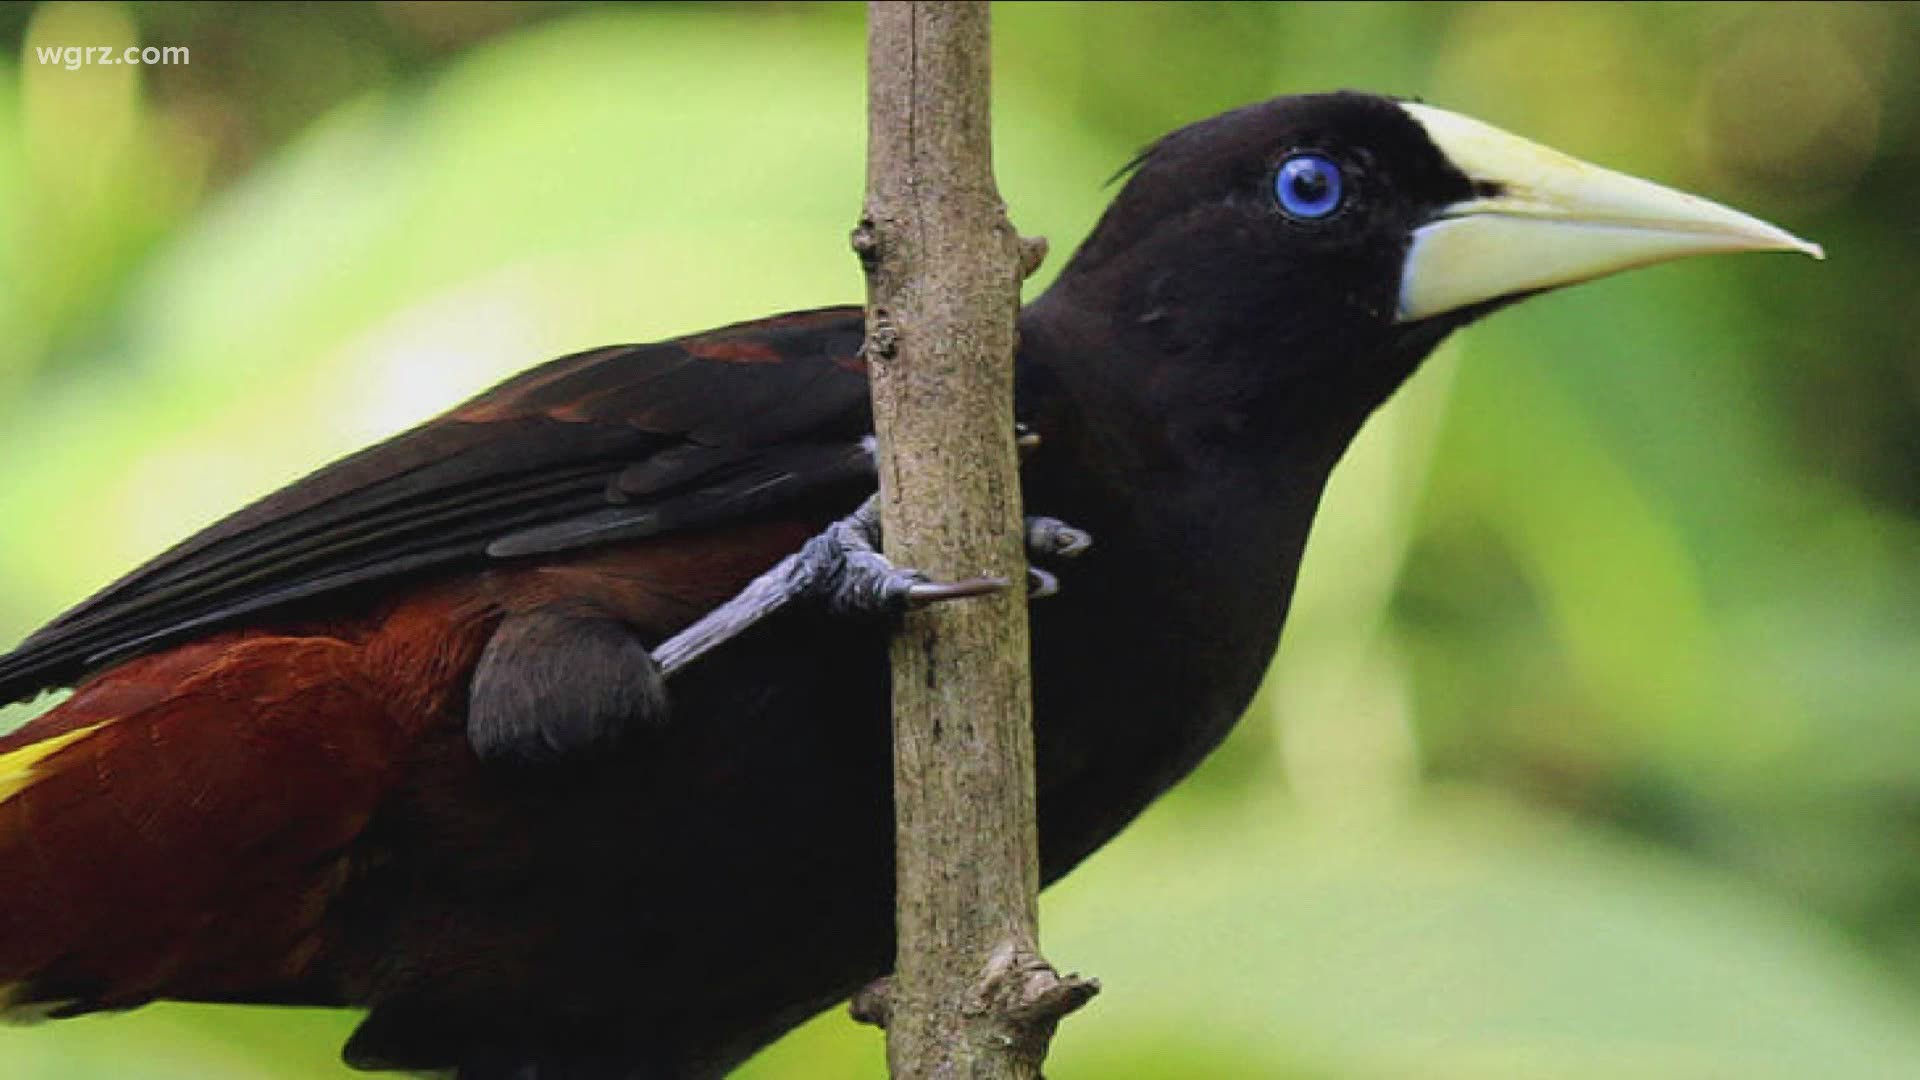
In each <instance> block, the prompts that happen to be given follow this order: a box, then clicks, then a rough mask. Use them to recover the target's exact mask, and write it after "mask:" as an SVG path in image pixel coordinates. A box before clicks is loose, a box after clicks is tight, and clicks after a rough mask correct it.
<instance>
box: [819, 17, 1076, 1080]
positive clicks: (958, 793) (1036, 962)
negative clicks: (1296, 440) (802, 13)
mask: <svg viewBox="0 0 1920 1080" xmlns="http://www.w3.org/2000/svg"><path fill="white" fill-rule="evenodd" d="M868 19H869V41H868V78H869V84H868V94H869V117H868V119H869V131H868V145H867V199H866V205H865V210H864V213H863V216H862V220H861V222H860V226H859V228H857V229H856V230H855V231H854V248H855V250H856V252H858V253H859V255H860V258H861V263H862V265H863V267H864V268H865V270H866V274H867V287H868V300H867V344H866V356H867V362H868V365H869V370H870V371H871V373H872V379H873V405H874V423H875V430H876V431H877V433H878V435H879V443H880V447H879V468H880V495H881V509H882V527H883V531H884V536H885V551H886V554H887V556H888V557H889V558H891V559H892V560H893V561H894V562H895V563H896V564H897V565H900V566H910V567H914V568H916V569H919V570H922V571H924V572H926V573H927V574H929V575H930V576H932V577H933V578H934V579H935V580H957V579H962V578H974V577H982V576H986V577H998V578H1003V579H1005V580H1007V581H1008V582H1012V583H1016V585H1015V587H1012V588H1008V589H1003V590H1001V591H999V592H997V593H994V594H991V595H989V596H987V597H983V598H978V599H972V600H964V601H957V602H949V603H943V604H936V605H933V606H932V607H929V608H927V609H924V610H921V611H916V612H914V613H912V614H910V615H908V616H907V618H906V620H905V623H904V625H903V626H902V627H901V628H900V630H899V632H898V634H897V635H896V637H895V638H894V642H893V650H892V660H893V715H894V802H895V828H896V860H897V875H896V905H895V917H896V925H897V934H898V948H897V954H896V958H895V972H894V976H893V978H892V980H891V982H890V984H889V985H883V986H877V987H875V988H872V989H871V990H870V992H869V993H866V994H863V995H862V997H861V999H860V1000H858V1001H856V1003H855V1014H856V1015H857V1016H861V1017H862V1018H863V1019H871V1020H874V1021H876V1022H880V1023H883V1024H884V1025H885V1026H886V1027H887V1058H888V1063H889V1067H890V1069H891V1071H892V1075H893V1076H894V1077H896V1078H907V1077H912V1078H932V1077H940V1078H949V1077H951V1078H960V1077H968V1078H982V1080H987V1078H992V1080H1001V1078H1005V1080H1015V1078H1021V1080H1031V1078H1037V1077H1038V1076H1039V1069H1040V1062H1041V1060H1042V1059H1043V1058H1044V1057H1045V1054H1046V1049H1047V1045H1048V1041H1049V1040H1050V1038H1051V1036H1052V1032H1053V1028H1054V1026H1055V1024H1056V1023H1057V1021H1058V1019H1059V1017H1060V1016H1062V1015H1064V1014H1065V1013H1066V1012H1067V1011H1070V1010H1071V1009H1072V1008H1073V1007H1075V1006H1077V1005H1079V1004H1080V1003H1082V1002H1084V1001H1085V1000H1086V997H1088V996H1090V994H1091V993H1092V989H1093V984H1091V983H1085V982H1080V981H1078V980H1070V979H1061V978H1060V977H1058V976H1057V975H1056V974H1055V973H1054V972H1053V969H1052V968H1050V967H1048V966H1047V965H1046V963H1045V961H1043V960H1041V959H1040V956H1039V951H1038V939H1037V934H1038V930H1037V921H1038V920H1037V896H1038V892H1039V855H1038V844H1037V841H1036V837H1035V829H1034V782H1033V732H1032V726H1031V715H1032V704H1031V698H1030V693H1029V676H1028V670H1027V660H1028V647H1027V598H1026V589H1025V586H1024V584H1023V583H1024V581H1025V578H1026V571H1025V566H1026V561H1025V551H1024V541H1023V530H1022V514H1021V505H1020V486H1019V475H1018V462H1017V460H1016V452H1015V448H1014V438H1013V436H1014V420H1013V353H1014V345H1015V327H1014V320H1015V315H1016V314H1017V312H1018V308H1019V283H1020V278H1021V276H1022V273H1021V270H1022V267H1021V262H1022V251H1021V243H1020V240H1019V237H1018V236H1017V235H1016V234H1015V233H1014V231H1013V227H1012V226H1011V225H1010V224H1009V223H1008V221H1007V215H1006V210H1005V207H1004V206H1003V205H1002V203H1001V201H1000V196H999V192H998V191H997V190H996V188H995V186H994V181H993V167H992V148H991V143H990V138H989V137H990V121H989V108H988V90H989V83H988V72H989V62H988V33H987V28H988V10H987V4H986V2H985V0H919V2H874V3H871V4H869V6H868Z"/></svg>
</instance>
